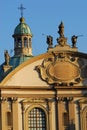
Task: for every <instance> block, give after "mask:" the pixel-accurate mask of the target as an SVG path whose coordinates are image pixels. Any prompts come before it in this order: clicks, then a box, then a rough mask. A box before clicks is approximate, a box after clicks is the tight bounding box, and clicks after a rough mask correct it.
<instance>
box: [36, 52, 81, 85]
mask: <svg viewBox="0 0 87 130" xmlns="http://www.w3.org/2000/svg"><path fill="white" fill-rule="evenodd" d="M74 61H75V63H74ZM36 70H37V71H38V73H39V76H40V78H41V79H42V80H44V81H46V82H47V83H48V84H55V83H56V84H59V85H62V84H66V85H70V84H78V83H79V82H80V81H81V77H80V69H79V66H78V65H77V64H76V59H75V58H74V59H73V60H71V57H70V56H69V55H68V54H66V53H65V52H63V53H53V52H52V56H51V57H49V58H46V59H44V61H43V62H42V65H38V66H36Z"/></svg>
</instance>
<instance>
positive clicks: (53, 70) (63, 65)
mask: <svg viewBox="0 0 87 130" xmlns="http://www.w3.org/2000/svg"><path fill="white" fill-rule="evenodd" d="M79 74H80V70H79V68H78V67H77V66H76V65H74V64H72V63H70V62H68V61H63V62H62V61H58V62H56V63H55V64H53V65H51V64H50V65H49V66H48V75H49V76H51V78H52V79H55V80H58V81H69V80H73V79H75V78H77V77H78V76H79Z"/></svg>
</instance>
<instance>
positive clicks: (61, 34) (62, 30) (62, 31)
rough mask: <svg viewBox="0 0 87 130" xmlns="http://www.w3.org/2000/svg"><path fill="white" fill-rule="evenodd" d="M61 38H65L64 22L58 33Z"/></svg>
mask: <svg viewBox="0 0 87 130" xmlns="http://www.w3.org/2000/svg"><path fill="white" fill-rule="evenodd" d="M58 33H59V35H60V37H64V25H63V22H61V23H60V25H59V31H58Z"/></svg>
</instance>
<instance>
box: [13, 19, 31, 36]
mask: <svg viewBox="0 0 87 130" xmlns="http://www.w3.org/2000/svg"><path fill="white" fill-rule="evenodd" d="M16 34H29V35H31V36H32V32H31V29H30V27H29V26H28V25H27V24H26V23H25V19H24V18H23V17H21V18H20V23H19V24H18V25H17V26H16V28H15V30H14V35H16Z"/></svg>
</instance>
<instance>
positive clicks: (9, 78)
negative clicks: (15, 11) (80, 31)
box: [0, 23, 87, 130]
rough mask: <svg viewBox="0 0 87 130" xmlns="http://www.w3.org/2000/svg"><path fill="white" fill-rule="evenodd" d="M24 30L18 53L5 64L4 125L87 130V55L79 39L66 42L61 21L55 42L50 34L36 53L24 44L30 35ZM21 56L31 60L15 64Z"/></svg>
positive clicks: (0, 118) (0, 115)
mask: <svg viewBox="0 0 87 130" xmlns="http://www.w3.org/2000/svg"><path fill="white" fill-rule="evenodd" d="M22 24H23V23H22ZM23 29H24V28H23ZM21 33H22V34H21V35H20V34H18V33H17V28H16V34H14V44H15V48H16V49H15V55H14V56H13V57H12V58H10V60H9V61H8V63H9V64H6V62H5V63H4V64H2V65H1V69H2V70H1V74H0V81H1V82H0V130H87V54H84V53H80V52H78V49H77V47H76V39H73V40H72V46H70V45H68V44H67V38H66V37H65V36H64V25H63V23H61V24H60V25H59V32H58V33H59V37H58V38H57V43H56V45H55V46H54V47H53V43H52V42H53V41H52V37H51V36H48V39H47V44H48V51H47V52H46V53H44V54H41V55H39V56H35V57H33V56H32V55H31V54H32V53H31V51H30V53H29V52H28V50H32V48H31V46H30V47H29V46H26V47H27V49H26V48H24V49H23V47H24V46H23V45H24V44H23V43H24V42H25V41H24V38H25V37H26V39H27V38H30V39H31V38H32V35H31V34H26V32H24V33H23V32H22V31H21ZM21 38H22V41H21ZM72 38H73V37H72ZM74 38H76V37H74ZM15 39H16V40H15ZM19 40H20V41H21V42H20V43H22V46H18V45H17V44H18V43H19V42H18V41H19ZM30 42H31V41H30ZM26 43H27V44H29V41H27V42H26ZM21 48H22V49H21ZM19 50H20V51H19ZM22 50H27V51H26V54H27V56H26V55H25V51H24V52H22ZM16 51H17V52H16ZM19 57H20V59H21V58H22V57H23V58H24V59H25V57H29V59H27V60H25V61H23V62H21V63H20V64H19V65H17V62H18V61H17V60H18V58H19ZM30 57H31V58H30ZM16 59H17V60H16ZM12 61H14V62H12ZM15 61H16V62H15ZM14 63H15V65H14ZM13 65H14V66H16V67H13Z"/></svg>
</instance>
